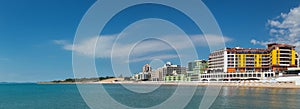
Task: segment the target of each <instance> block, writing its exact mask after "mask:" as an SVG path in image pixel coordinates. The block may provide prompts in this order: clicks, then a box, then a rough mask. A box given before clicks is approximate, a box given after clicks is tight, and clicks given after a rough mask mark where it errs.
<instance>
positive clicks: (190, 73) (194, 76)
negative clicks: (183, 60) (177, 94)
mask: <svg viewBox="0 0 300 109" xmlns="http://www.w3.org/2000/svg"><path fill="white" fill-rule="evenodd" d="M207 67H208V65H207V61H206V60H194V61H192V62H189V63H188V70H187V77H188V79H189V80H191V81H199V77H200V76H199V74H203V73H206V71H207Z"/></svg>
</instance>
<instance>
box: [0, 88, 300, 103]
mask: <svg viewBox="0 0 300 109" xmlns="http://www.w3.org/2000/svg"><path fill="white" fill-rule="evenodd" d="M87 86H89V85H87ZM90 86H92V85H90ZM104 86H105V88H106V90H107V91H108V92H109V94H110V96H112V97H113V98H115V100H116V101H118V102H119V103H121V104H125V105H127V106H130V107H150V106H152V105H157V104H159V103H161V102H163V101H164V100H166V99H167V98H169V97H170V96H171V95H172V94H173V92H174V90H175V89H176V86H161V87H160V88H159V89H157V90H155V91H154V92H150V93H146V94H137V93H134V92H132V91H128V90H124V88H123V87H121V85H118V84H110V85H104ZM135 87H138V88H147V87H151V86H144V85H136V86H135ZM205 89H206V87H198V88H197V91H196V93H195V94H194V96H193V98H192V100H191V101H190V102H189V104H188V105H187V106H186V109H195V108H198V107H199V104H200V102H201V98H202V96H203V93H204V91H205ZM182 96H183V97H184V96H185V94H184V93H183V94H182ZM145 98H147V99H145ZM145 100H146V101H145ZM299 107H300V90H298V89H269V88H241V87H240V88H238V87H223V88H222V90H221V92H220V94H219V96H218V97H217V99H216V101H215V102H214V103H213V105H212V107H211V108H212V109H219V108H230V109H232V108H235V109H240V108H243V109H253V108H263V109H265V108H272V109H278V108H293V109H297V108H299ZM0 109H89V107H88V105H87V104H86V103H85V102H84V100H83V99H82V98H81V96H80V93H79V91H78V90H77V87H76V85H38V84H0Z"/></svg>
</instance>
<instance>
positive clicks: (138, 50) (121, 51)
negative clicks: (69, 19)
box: [53, 35, 232, 62]
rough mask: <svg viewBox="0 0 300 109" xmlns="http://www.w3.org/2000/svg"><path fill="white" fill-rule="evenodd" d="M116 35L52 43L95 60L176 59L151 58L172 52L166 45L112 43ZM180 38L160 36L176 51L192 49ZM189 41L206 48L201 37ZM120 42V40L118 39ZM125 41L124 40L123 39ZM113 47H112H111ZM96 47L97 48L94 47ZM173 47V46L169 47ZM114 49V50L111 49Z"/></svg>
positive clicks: (212, 37) (168, 56) (218, 41)
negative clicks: (158, 54) (129, 54)
mask: <svg viewBox="0 0 300 109" xmlns="http://www.w3.org/2000/svg"><path fill="white" fill-rule="evenodd" d="M115 36H116V35H111V36H101V37H98V36H95V37H91V38H89V39H85V40H81V41H79V42H78V44H75V45H73V44H71V43H68V41H66V40H54V41H53V42H54V43H55V44H58V45H62V47H63V49H65V50H68V51H73V52H77V53H80V54H83V55H86V56H94V54H95V57H96V58H109V57H111V53H112V52H113V53H114V55H113V56H114V57H117V58H118V57H119V58H122V57H123V58H124V57H128V53H130V52H131V54H134V56H136V58H134V59H133V60H130V62H138V61H144V60H149V59H171V58H176V57H177V55H174V54H168V53H160V54H161V55H160V56H152V55H151V53H157V52H165V51H170V50H174V49H173V48H172V47H170V46H168V44H166V43H163V42H162V41H158V40H146V41H143V42H142V43H140V44H138V45H136V43H135V42H130V43H124V42H121V41H120V42H117V43H114V41H115ZM182 37H185V36H179V35H178V36H176V35H166V36H162V37H161V39H164V40H168V41H170V42H178V43H176V47H177V48H176V49H177V50H182V49H188V48H191V47H192V44H189V43H190V42H189V41H187V40H186V41H185V40H182ZM206 38H207V40H210V41H214V43H211V45H218V44H223V43H222V41H223V40H224V42H228V41H231V40H232V39H230V38H228V37H223V39H222V38H220V36H217V35H206ZM190 39H191V41H192V42H193V43H194V44H195V46H196V47H197V46H208V45H207V42H206V40H205V37H204V36H203V35H192V36H190ZM119 40H120V39H119ZM125 40H126V39H125ZM113 44H115V45H114V47H112V45H113ZM96 45H97V46H96ZM171 46H173V45H171ZM173 47H174V46H173ZM112 48H114V49H112ZM95 50H96V51H95Z"/></svg>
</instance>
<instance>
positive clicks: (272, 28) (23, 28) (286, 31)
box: [0, 0, 300, 82]
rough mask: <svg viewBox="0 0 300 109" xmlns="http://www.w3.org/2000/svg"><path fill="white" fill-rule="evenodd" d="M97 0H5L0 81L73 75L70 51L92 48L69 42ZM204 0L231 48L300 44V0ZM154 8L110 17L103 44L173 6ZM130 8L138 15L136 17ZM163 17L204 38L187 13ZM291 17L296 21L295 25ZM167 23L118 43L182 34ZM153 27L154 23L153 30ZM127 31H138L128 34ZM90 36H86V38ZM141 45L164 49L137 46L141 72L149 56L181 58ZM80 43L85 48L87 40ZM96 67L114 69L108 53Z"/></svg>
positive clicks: (204, 52) (203, 53)
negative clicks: (141, 38) (267, 44)
mask: <svg viewBox="0 0 300 109" xmlns="http://www.w3.org/2000/svg"><path fill="white" fill-rule="evenodd" d="M94 2H95V1H94V0H43V1H40V0H26V1H24V0H18V1H15V0H1V1H0V50H1V52H0V66H1V67H0V82H1V81H7V82H35V81H49V80H56V79H65V78H69V77H73V73H72V51H74V52H85V53H87V57H88V56H89V54H88V53H89V52H86V51H84V50H81V49H74V48H70V44H71V43H72V41H73V39H74V36H75V33H76V29H77V27H78V25H79V23H80V21H81V19H82V17H83V16H84V14H85V12H86V11H87V10H88V9H89V8H90V6H92V5H93V3H94ZM203 2H204V3H205V4H206V5H207V7H208V8H209V9H210V11H211V12H212V14H213V15H214V17H215V19H216V21H217V22H218V24H219V26H220V28H221V30H222V33H223V35H224V39H225V41H226V46H227V47H235V46H241V47H253V48H256V47H259V48H263V47H264V46H263V45H264V44H265V43H268V42H274V41H275V42H280V43H288V44H295V45H296V46H299V45H300V44H299V45H298V42H300V41H299V39H300V29H299V28H300V26H299V24H300V21H299V20H297V19H295V18H299V15H300V9H298V7H299V6H300V1H298V0H289V1H286V0H274V1H253V0H248V1H240V0H226V1H219V0H204V1H203ZM150 8H153V10H152V12H151V11H146V12H147V13H146V12H144V11H145V10H147V8H145V7H138V8H133V9H132V10H128V11H127V12H126V13H127V14H126V13H125V14H124V15H119V18H120V19H122V18H124V19H122V20H119V21H118V22H115V23H113V22H112V23H111V24H110V27H109V26H108V27H107V28H108V29H107V30H105V31H104V32H103V34H101V35H104V36H105V37H103V40H102V41H103V42H101V44H106V43H107V42H110V41H111V39H110V37H111V36H112V35H116V34H119V32H120V30H119V31H118V29H117V28H120V27H122V26H126V25H127V24H126V23H128V22H130V21H131V20H132V21H134V19H137V18H143V17H147V16H162V15H165V13H169V14H170V13H171V12H170V11H172V10H168V9H165V8H164V7H159V6H156V7H155V6H152V7H151V6H150ZM298 10H299V11H298ZM157 11H161V12H160V14H159V13H155V12H157ZM128 13H139V14H138V16H137V15H136V14H128ZM165 17H166V19H168V20H172V19H175V20H176V21H174V22H175V23H176V24H178V25H181V27H182V29H183V30H184V32H186V33H187V34H188V35H191V36H192V37H197V38H199V37H201V32H200V31H198V30H197V29H195V27H194V26H193V23H192V22H190V21H189V20H186V18H185V16H182V15H181V14H180V13H177V12H174V13H173V14H172V16H171V15H170V16H168V15H165ZM156 18H158V17H156ZM178 19H179V20H178ZM174 22H173V23H174ZM290 22H292V24H294V25H291V24H290ZM159 25H164V26H159ZM168 25H169V24H168V23H166V24H164V23H163V21H160V20H146V21H143V22H138V23H134V24H133V25H131V27H130V28H126V30H124V31H123V32H125V33H126V34H124V35H123V36H121V38H120V44H119V46H120V47H122V46H126V45H130V44H131V43H130V41H132V40H134V39H136V38H140V37H141V36H140V35H141V34H143V33H145V32H149V31H150V32H149V34H151V35H157V33H163V34H160V35H161V37H162V38H166V39H168V38H169V37H171V36H174V37H175V36H176V35H178V37H179V38H180V36H179V35H180V34H182V33H181V32H180V31H179V32H174V30H176V28H173V27H172V26H168ZM153 26H156V27H155V28H154V29H151V30H149V29H150V28H153ZM148 30H149V31H148ZM298 30H299V31H298ZM99 33H100V32H99ZM126 35H127V36H126ZM128 35H135V36H131V37H130V38H127V37H128ZM95 37H96V36H95ZM122 37H125V38H122ZM143 37H147V36H143ZM211 37H213V36H211ZM175 38H177V37H175ZM91 40H92V39H87V41H91ZM87 43H88V42H87ZM198 43H201V44H199V45H197V44H196V45H195V46H196V50H197V53H198V57H199V58H200V59H207V56H208V54H209V49H208V46H207V44H206V42H203V41H201V40H200V41H199V42H198ZM202 43H203V44H202ZM122 44H123V45H122ZM140 44H141V45H145V47H147V46H146V45H149V44H155V45H157V46H158V47H157V46H153V47H154V48H161V50H159V51H155V50H154V51H151V50H150V51H147V52H142V51H138V50H139V49H143V47H144V46H139V47H140V48H139V47H137V48H134V50H133V52H132V54H131V56H130V59H132V60H131V61H132V62H129V63H127V64H129V65H130V70H131V71H132V72H138V71H140V70H141V66H142V65H144V64H146V63H150V62H151V60H147V59H145V58H148V57H149V56H152V57H156V58H159V59H161V60H162V61H171V62H173V63H175V64H179V60H178V58H177V57H176V55H174V54H176V52H175V51H174V50H172V47H171V46H170V45H168V44H166V43H163V42H161V41H155V40H145V41H143V42H142V43H140ZM77 46H78V47H80V46H83V47H85V45H84V44H82V45H77ZM101 47H103V46H101ZM101 47H100V48H99V50H101V51H102V50H107V49H108V48H101ZM124 49H125V48H124ZM135 49H136V51H135ZM183 49H184V48H183ZM120 50H121V49H120ZM120 50H119V51H120ZM140 52H142V53H140ZM145 53H147V55H145ZM124 64H126V62H125V63H124ZM96 66H97V70H98V71H99V72H101V73H99V75H100V76H106V75H112V74H113V73H112V70H111V65H110V58H109V57H108V56H107V54H104V53H102V54H101V53H100V54H98V55H96ZM184 66H185V65H184Z"/></svg>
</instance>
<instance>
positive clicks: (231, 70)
mask: <svg viewBox="0 0 300 109" xmlns="http://www.w3.org/2000/svg"><path fill="white" fill-rule="evenodd" d="M227 72H230V73H232V72H236V70H235V68H227Z"/></svg>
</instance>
